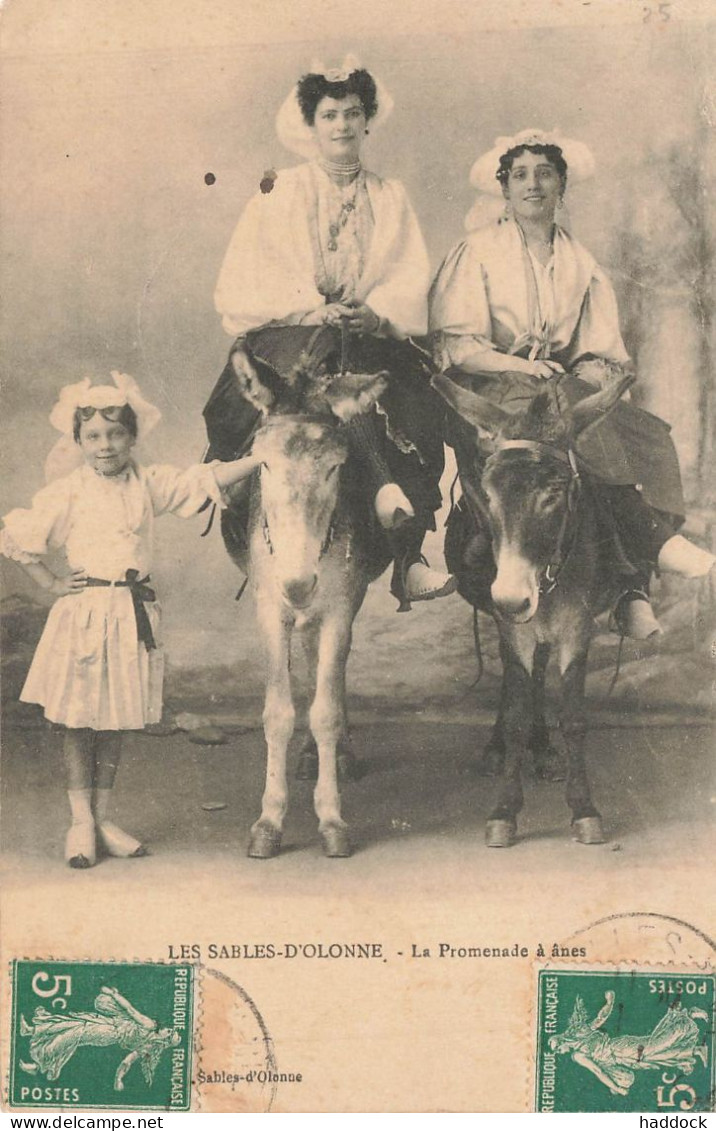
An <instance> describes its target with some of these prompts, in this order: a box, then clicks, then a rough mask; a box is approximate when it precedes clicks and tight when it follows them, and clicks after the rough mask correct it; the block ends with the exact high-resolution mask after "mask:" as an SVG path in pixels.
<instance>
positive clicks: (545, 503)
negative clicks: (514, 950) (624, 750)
mask: <svg viewBox="0 0 716 1131" xmlns="http://www.w3.org/2000/svg"><path fill="white" fill-rule="evenodd" d="M522 380H523V381H524V379H522ZM633 381H634V377H633V376H631V375H627V374H624V373H623V371H622V370H618V371H617V369H616V367H615V369H614V370H613V371H611V370H610V371H609V375H608V377H607V379H606V382H605V384H604V386H603V387H602V388H601V389H599V391H597V392H594V393H592V394H590V395H588V396H586V397H585V398H584V399H582V400H580V401H578V402H577V403H575V404H573V405H572V407H570V405H569V404H568V402H567V398H566V397H565V395H564V393H563V390H562V389H560V387H559V384H558V383H556V382H550V386H549V387H548V388H547V389H545V390H544V391H536V390H535V388H534V387H532V388H531V390H530V395H529V396H527V398H526V407H525V406H524V405H523V406H522V407H520V409H519V410H518V411H515V412H508V411H507V410H506V409H505V408H504V407H502V405H499V404H496V403H494V402H493V401H492V400H489V399H487V398H486V397H485V396H481V395H479V394H477V393H475V392H472V391H471V390H468V389H465V388H462V387H461V386H460V385H458V384H456V383H455V382H454V381H453V380H452V379H451V377H450V376H448V375H447V374H445V373H442V374H438V375H436V376H434V377H433V385H434V387H435V388H436V389H437V390H438V392H439V393H440V394H441V395H442V396H443V397H444V399H445V400H446V401H447V403H448V404H449V405H450V406H451V407H452V408H453V409H454V410H455V412H456V413H457V414H458V417H459V418H460V420H458V421H457V422H456V423H457V434H458V436H462V442H458V443H456V445H455V446H456V451H457V458H458V469H459V471H460V475H461V479H462V481H463V487H464V489H465V492H466V493H469V497H470V499H471V501H472V504H473V506H475V505H476V506H477V508H478V509H479V511H480V512H481V519H482V522H483V525H484V526H486V527H487V528H488V529H489V531H490V533H491V536H492V552H493V555H494V566H495V572H494V575H493V576H494V579H493V580H492V584H491V586H490V587H489V590H486V589H485V587H484V586H483V595H482V598H481V597H479V596H478V597H476V598H475V599H474V603H475V604H476V605H479V607H482V608H483V609H484V610H485V611H487V612H490V613H491V614H492V615H493V616H494V618H495V620H496V623H497V626H498V631H499V637H500V655H501V658H502V664H503V684H502V691H501V697H500V707H499V713H498V719H497V723H496V726H495V731H494V732H493V738H492V740H491V743H490V744H489V746H488V750H487V758H488V765H487V766H486V767H485V768H486V770H487V772H490V771H492V772H496V773H500V772H503V771H504V776H503V778H502V781H501V784H500V788H499V794H498V799H497V803H496V804H495V806H494V807H493V809H492V811H491V813H490V815H489V818H488V821H487V828H486V843H487V845H488V847H491V848H506V847H509V846H510V845H512V844H514V842H515V839H516V832H517V814H518V813H519V812H520V810H521V808H522V806H523V792H522V780H521V770H522V759H523V754H524V751H525V748H526V747H527V745H528V743H529V744H530V745H531V746H532V748H533V750H534V751H535V765H536V769H537V771H538V773H539V772H540V770H541V771H542V776H546V777H552V778H553V779H554V778H557V777H558V776H559V774H558V772H557V768H556V766H555V752H554V751H553V750H552V748H551V747H550V746H549V740H548V735H547V729H546V726H545V723H544V716H543V714H542V702H543V692H544V676H545V668H546V665H547V662H548V659H549V653H550V649H552V648H553V649H554V650H555V651H556V653H557V657H558V662H559V670H560V676H561V712H560V728H561V732H562V735H563V737H564V740H565V746H566V749H567V773H566V777H567V789H566V794H567V803H568V805H569V807H570V809H571V811H572V828H573V831H574V835H575V837H576V839H577V840H578V841H580V842H581V843H582V844H600V843H602V842H603V841H604V832H603V827H602V820H601V816H600V814H599V813H598V811H597V809H596V808H595V806H594V803H593V801H592V797H591V792H590V788H589V780H588V776H587V770H586V765H585V758H584V743H585V733H586V718H585V707H584V682H585V676H586V668H587V656H588V652H589V644H590V638H591V634H592V626H593V618H594V616H595V615H596V614H598V613H599V612H602V611H603V610H605V609H606V608H608V607H609V605H610V604H611V602H612V601H613V600H614V599H615V598H616V597H617V596H618V594H619V583H618V579H617V578H616V577H615V575H614V571H613V569H610V553H611V551H612V546H611V544H610V539H609V538H608V537H607V538H606V539H605V538H604V532H603V527H602V525H601V524H600V520H599V501H598V497H597V491H596V489H595V485H594V484H593V483H592V482H591V481H590V478H589V475H588V474H585V473H584V472H583V471H581V470H580V463H579V460H578V458H577V456H576V455H575V444H576V443H577V440H578V438H579V437H580V436H584V435H585V432H586V430H587V429H588V428H591V427H593V426H595V425H596V424H598V422H599V421H600V420H602V419H603V418H604V416H605V414H606V413H608V412H610V411H611V410H612V409H613V408H614V407H615V406H616V404H617V403H618V401H619V398H620V397H621V396H622V395H623V393H624V392H625V391H626V390H627V389H628V388H629V386H630V385H631V384H632V383H633ZM462 422H464V424H466V425H467V426H469V427H468V428H465V427H463V426H461V424H462ZM475 428H477V429H480V430H481V431H482V432H483V433H487V435H488V437H489V438H490V440H491V446H492V454H490V455H489V456H488V458H487V460H486V462H483V459H482V457H481V456H480V454H479V448H480V445H481V443H482V441H481V440H479V439H478V436H477V434H476V433H475ZM466 437H467V442H465V440H466ZM480 473H481V478H480Z"/></svg>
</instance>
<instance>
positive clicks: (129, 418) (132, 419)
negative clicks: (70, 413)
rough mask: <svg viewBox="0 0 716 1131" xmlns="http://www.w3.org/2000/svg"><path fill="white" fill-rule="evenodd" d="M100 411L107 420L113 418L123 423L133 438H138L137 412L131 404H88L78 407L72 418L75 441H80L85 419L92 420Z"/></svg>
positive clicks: (112, 419) (118, 422)
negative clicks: (97, 405) (95, 405)
mask: <svg viewBox="0 0 716 1131" xmlns="http://www.w3.org/2000/svg"><path fill="white" fill-rule="evenodd" d="M96 412H98V413H99V414H100V416H103V417H104V419H105V420H111V421H113V422H114V423H117V424H122V425H124V427H125V428H126V429H127V431H128V432H129V435H130V436H131V437H132V439H133V440H136V438H137V414H136V412H135V411H134V409H133V408H132V407H131V405H128V404H122V405H110V406H109V407H108V408H92V407H91V406H90V405H88V406H87V407H86V408H76V409H75V415H74V417H73V418H72V435H73V436H74V438H75V442H76V443H78V444H79V442H80V430H81V428H82V421H83V420H91V419H92V417H93V416H94V415H95V413H96Z"/></svg>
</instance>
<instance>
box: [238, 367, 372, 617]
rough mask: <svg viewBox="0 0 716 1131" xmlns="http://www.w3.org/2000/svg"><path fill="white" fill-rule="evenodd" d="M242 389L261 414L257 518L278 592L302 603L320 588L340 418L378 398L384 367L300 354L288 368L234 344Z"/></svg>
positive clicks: (334, 497)
mask: <svg viewBox="0 0 716 1131" xmlns="http://www.w3.org/2000/svg"><path fill="white" fill-rule="evenodd" d="M232 364H233V367H234V371H235V372H236V375H237V379H238V381H239V385H240V387H241V389H242V392H243V394H244V396H245V397H246V398H247V400H249V401H251V403H252V404H253V405H254V406H255V407H256V408H258V409H260V411H261V412H262V414H263V417H264V421H263V426H262V427H261V428H260V429H259V431H258V433H257V435H256V438H255V440H254V444H253V454H254V455H255V456H256V457H258V459H259V460H260V461H261V471H260V521H261V523H262V527H263V537H264V539H265V544H266V545H267V546H268V548H269V549H270V553H271V571H272V576H273V578H274V580H275V582H276V584H277V585H278V588H279V591H280V594H281V598H282V600H283V601H284V602H286V603H287V604H288V605H289V606H291V607H292V608H294V609H305V608H307V607H308V606H310V604H311V602H312V601H313V599H314V596H315V595H316V592H317V591H318V589H319V576H320V569H319V565H320V562H321V558H322V557H323V555H324V553H325V552H326V550H327V549H328V547H329V545H330V542H331V538H332V534H333V522H334V516H335V513H336V509H337V507H338V501H339V487H340V480H341V475H340V469H341V466H342V465H343V464H344V463H345V461H346V459H347V457H348V441H347V437H346V435H345V430H344V429H342V428H341V427H340V425H341V424H342V423H344V422H346V421H348V420H350V419H351V418H352V417H353V416H355V415H357V414H358V413H361V412H366V411H368V410H369V409H370V408H372V406H373V405H374V404H375V402H376V400H377V399H378V397H379V396H380V395H381V393H382V392H383V391H384V390H385V387H386V379H385V376H384V375H383V374H354V373H345V374H339V375H335V374H330V373H329V372H328V371H327V370H326V369H325V368H324V367H323V365H321V364H315V363H314V362H313V361H312V360H311V359H307V358H306V357H305V355H302V356H301V357H300V358H299V360H298V363H297V364H296V365H295V366H294V367H293V369H292V370H291V371H290V373H289V374H288V376H286V377H281V376H279V375H278V374H277V373H276V370H275V369H273V368H272V367H271V366H268V365H267V364H266V363H264V362H261V361H260V360H259V359H256V358H252V357H250V356H249V355H248V354H247V353H244V352H243V351H239V352H236V353H234V354H233V356H232Z"/></svg>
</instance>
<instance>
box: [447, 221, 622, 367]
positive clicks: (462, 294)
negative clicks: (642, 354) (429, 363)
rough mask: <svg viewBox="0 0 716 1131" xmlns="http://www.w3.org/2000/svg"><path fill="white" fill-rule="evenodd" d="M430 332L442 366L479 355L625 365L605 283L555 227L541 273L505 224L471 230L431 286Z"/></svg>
mask: <svg viewBox="0 0 716 1131" xmlns="http://www.w3.org/2000/svg"><path fill="white" fill-rule="evenodd" d="M430 329H431V331H433V332H435V333H436V334H437V335H438V349H439V352H440V353H441V355H442V356H441V359H442V362H443V365H444V366H445V367H446V368H447V367H448V366H449V365H456V366H460V365H461V364H462V363H463V362H464V361H465V360H466V359H467V358H468V357H469V356H471V355H473V354H475V353H476V352H477V351H478V350H484V349H496V350H498V351H500V352H502V353H507V354H514V353H517V352H525V351H526V352H527V353H528V354H529V356H531V357H533V358H534V357H540V358H544V357H550V356H552V355H554V354H559V355H560V357H561V358H562V359H563V360H564V362H565V364H567V365H569V364H571V363H572V362H574V361H576V360H577V358H579V357H581V356H582V355H584V354H594V356H596V357H603V358H606V359H608V360H611V361H616V362H625V361H627V360H628V354H627V352H626V348H625V346H624V342H623V341H622V336H621V332H620V330H619V314H618V310H617V303H616V297H615V295H614V291H613V289H612V285H611V283H610V282H609V279H608V278H607V276H606V275H605V273H604V272H603V271H602V269H601V267H599V265H598V264H597V262H596V260H595V259H594V258H593V256H592V255H591V254H590V253H589V252H588V251H587V250H586V248H584V247H582V245H581V244H580V243H578V242H577V240H575V239H573V238H572V236H571V235H570V234H569V233H568V232H567V231H565V230H564V228H560V227H557V228H556V230H555V237H554V251H553V255H552V258H551V260H550V262H549V263H548V264H547V266H546V267H544V266H543V265H542V264H541V263H540V262H539V260H537V259H535V257H534V256H533V255H531V254H530V252H529V251H528V249H527V245H526V243H525V240H524V237H523V235H522V233H521V231H520V229H519V227H518V225H517V224H515V222H514V221H512V220H502V221H500V222H499V223H497V224H492V225H490V226H489V227H486V228H480V229H478V230H477V231H475V232H472V233H471V234H470V235H469V236H468V237H467V239H466V240H464V241H463V242H462V243H460V244H458V245H457V246H456V247H455V248H454V249H453V250H452V251H451V252H450V254H449V255H448V256H447V258H446V259H445V262H444V263H443V265H442V267H441V268H440V270H439V272H438V275H437V278H436V279H435V282H434V283H433V287H432V290H431V292H430Z"/></svg>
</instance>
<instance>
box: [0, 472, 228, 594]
mask: <svg viewBox="0 0 716 1131" xmlns="http://www.w3.org/2000/svg"><path fill="white" fill-rule="evenodd" d="M207 499H211V500H213V501H214V502H217V503H219V504H220V505H223V500H222V496H221V492H220V490H219V487H218V484H217V482H216V478H215V476H214V471H213V465H212V464H196V465H194V466H193V467H190V468H187V469H186V470H184V471H182V470H179V469H178V468H176V467H171V466H169V465H164V464H153V465H151V466H149V467H142V466H141V465H137V464H131V465H130V466H129V467H128V468H127V469H126V470H125V471H124V472H123V473H122V474H121V475H116V476H102V475H98V474H97V472H95V471H94V470H93V469H92V468H90V467H88V466H87V465H83V466H82V467H78V468H77V469H76V470H75V471H73V472H72V474H70V475H67V476H64V477H63V478H62V479H57V480H55V481H54V482H52V483H49V484H48V485H47V486H46V487H43V488H42V490H40V491H38V493H37V494H36V495H35V497H34V498H33V500H32V505H31V506H30V507H28V508H18V509H16V510H13V511H11V512H10V513H9V514H7V515H6V516H5V518H4V527H3V529H2V530H1V531H0V552H1V553H3V554H4V555H5V557H8V558H12V559H14V560H15V561H18V562H20V563H24V564H30V563H33V562H37V561H39V560H40V559H41V557H42V556H43V555H45V554H47V553H49V552H50V551H52V550H56V549H59V548H64V551H65V554H66V557H67V561H68V564H69V565H70V567H71V568H72V569H79V568H83V569H85V570H86V572H87V573H88V574H89V576H90V577H99V578H104V579H106V580H109V581H114V580H120V579H121V578H123V577H124V575H125V572H126V570H128V569H136V570H138V571H139V573H140V575H142V576H144V575H145V574H147V573H148V572H149V570H150V568H151V564H152V554H153V542H154V537H153V536H154V519H155V518H156V517H157V516H158V515H161V514H166V513H171V514H175V515H178V516H179V517H180V518H190V517H191V516H192V515H195V514H196V513H197V512H198V510H199V509H200V508H201V506H202V505H203V504H204V503H205V502H206V500H207Z"/></svg>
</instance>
